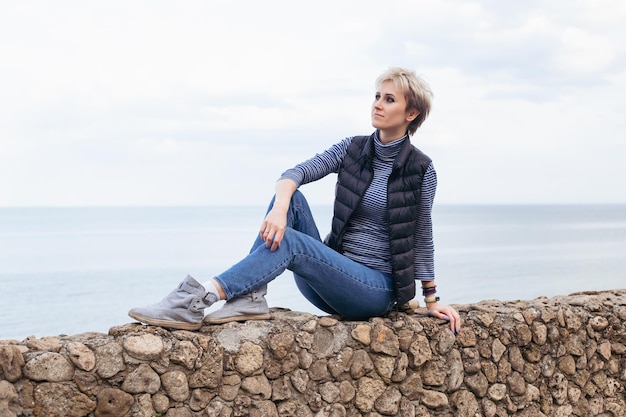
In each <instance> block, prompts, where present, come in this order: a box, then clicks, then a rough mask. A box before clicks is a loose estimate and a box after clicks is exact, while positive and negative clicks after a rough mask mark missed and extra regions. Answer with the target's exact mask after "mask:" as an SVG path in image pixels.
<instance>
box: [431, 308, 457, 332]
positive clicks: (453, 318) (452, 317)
mask: <svg viewBox="0 0 626 417" xmlns="http://www.w3.org/2000/svg"><path fill="white" fill-rule="evenodd" d="M426 308H427V309H428V314H429V315H430V316H433V317H437V318H438V319H441V320H446V321H449V322H450V330H452V333H454V334H459V333H460V332H461V321H462V320H461V316H459V313H457V311H456V310H455V309H454V308H452V307H450V306H448V305H445V304H439V303H438V302H434V303H426Z"/></svg>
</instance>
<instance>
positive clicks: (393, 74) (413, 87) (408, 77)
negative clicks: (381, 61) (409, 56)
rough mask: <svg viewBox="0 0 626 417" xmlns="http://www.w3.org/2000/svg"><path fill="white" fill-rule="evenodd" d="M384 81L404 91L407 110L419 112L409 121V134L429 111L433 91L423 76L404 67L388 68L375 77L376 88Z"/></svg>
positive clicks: (419, 124) (418, 125) (420, 123)
mask: <svg viewBox="0 0 626 417" xmlns="http://www.w3.org/2000/svg"><path fill="white" fill-rule="evenodd" d="M385 81H391V82H393V85H394V86H395V87H396V88H400V89H401V90H402V91H403V92H404V98H405V99H406V103H407V104H406V109H407V110H413V109H415V110H417V111H418V112H419V115H418V116H417V117H416V118H415V119H413V121H411V123H409V127H408V131H409V135H412V134H413V133H415V131H416V130H417V128H418V127H420V126H421V125H422V123H423V122H424V120H426V117H428V113H430V107H431V105H432V100H433V92H432V90H431V89H430V86H429V85H428V83H427V82H426V81H425V80H424V79H423V78H421V77H419V76H418V75H417V74H416V73H415V71H412V70H410V69H406V68H398V67H392V68H389V69H388V70H387V71H385V72H383V73H382V74H381V75H380V76H379V77H378V78H377V79H376V88H380V85H381V84H382V83H384V82H385Z"/></svg>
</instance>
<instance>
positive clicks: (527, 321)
mask: <svg viewBox="0 0 626 417" xmlns="http://www.w3.org/2000/svg"><path fill="white" fill-rule="evenodd" d="M457 308H458V309H459V311H460V312H461V315H462V317H463V320H464V326H463V330H462V331H461V333H460V334H459V335H454V334H453V333H452V332H451V331H450V329H449V328H448V327H447V325H446V323H445V322H442V321H439V320H436V319H433V318H431V317H427V316H425V315H424V311H423V310H417V311H416V312H415V314H405V313H400V314H398V315H397V316H396V317H394V318H393V319H391V318H374V319H372V320H370V321H368V322H347V321H339V320H337V319H335V318H332V317H317V316H313V315H310V314H305V313H298V312H291V311H285V310H281V309H273V310H272V315H273V317H272V320H268V321H257V322H247V323H231V324H225V325H220V326H205V327H203V328H202V329H201V330H200V331H198V332H189V331H168V330H166V329H163V328H158V327H150V326H143V325H139V324H126V325H122V326H117V327H113V328H112V329H111V330H110V331H109V334H100V333H89V334H82V335H76V336H71V337H44V338H41V339H37V338H28V339H27V340H25V341H22V342H17V341H3V342H0V417H13V416H39V417H55V416H63V417H73V416H97V417H101V416H102V417H103V416H115V417H125V416H141V417H148V416H150V417H153V416H167V417H190V416H211V417H217V416H222V417H227V416H248V415H249V416H268V417H272V416H332V417H342V416H367V417H375V416H402V417H413V416H446V417H452V416H455V417H474V416H488V417H492V416H519V417H521V416H525V417H541V416H554V417H557V416H558V417H567V416H584V417H589V416H603V417H609V416H612V417H623V416H626V402H625V391H624V386H625V385H626V328H625V321H626V290H616V291H610V292H597V293H596V292H593V293H592V292H589V293H577V294H572V295H570V296H567V297H555V298H551V299H547V298H538V299H535V300H531V301H515V302H499V301H485V302H481V303H478V304H472V305H459V306H457Z"/></svg>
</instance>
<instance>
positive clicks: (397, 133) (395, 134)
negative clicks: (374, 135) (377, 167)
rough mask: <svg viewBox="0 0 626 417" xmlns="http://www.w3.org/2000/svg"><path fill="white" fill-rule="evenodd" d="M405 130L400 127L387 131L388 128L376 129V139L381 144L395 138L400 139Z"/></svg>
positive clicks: (404, 134)
mask: <svg viewBox="0 0 626 417" xmlns="http://www.w3.org/2000/svg"><path fill="white" fill-rule="evenodd" d="M406 134H407V133H406V130H404V129H402V130H400V129H398V130H393V131H388V130H380V129H379V130H378V140H380V142H381V143H382V144H387V143H391V142H393V141H395V140H398V139H401V138H403V137H404V136H406Z"/></svg>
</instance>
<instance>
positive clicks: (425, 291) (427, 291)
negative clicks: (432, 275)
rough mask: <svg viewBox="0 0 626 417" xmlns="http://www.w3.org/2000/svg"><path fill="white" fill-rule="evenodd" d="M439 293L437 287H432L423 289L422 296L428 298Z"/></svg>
mask: <svg viewBox="0 0 626 417" xmlns="http://www.w3.org/2000/svg"><path fill="white" fill-rule="evenodd" d="M436 292H437V286H436V285H433V286H432V287H422V295H423V296H424V297H426V296H427V295H432V294H434V293H436Z"/></svg>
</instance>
